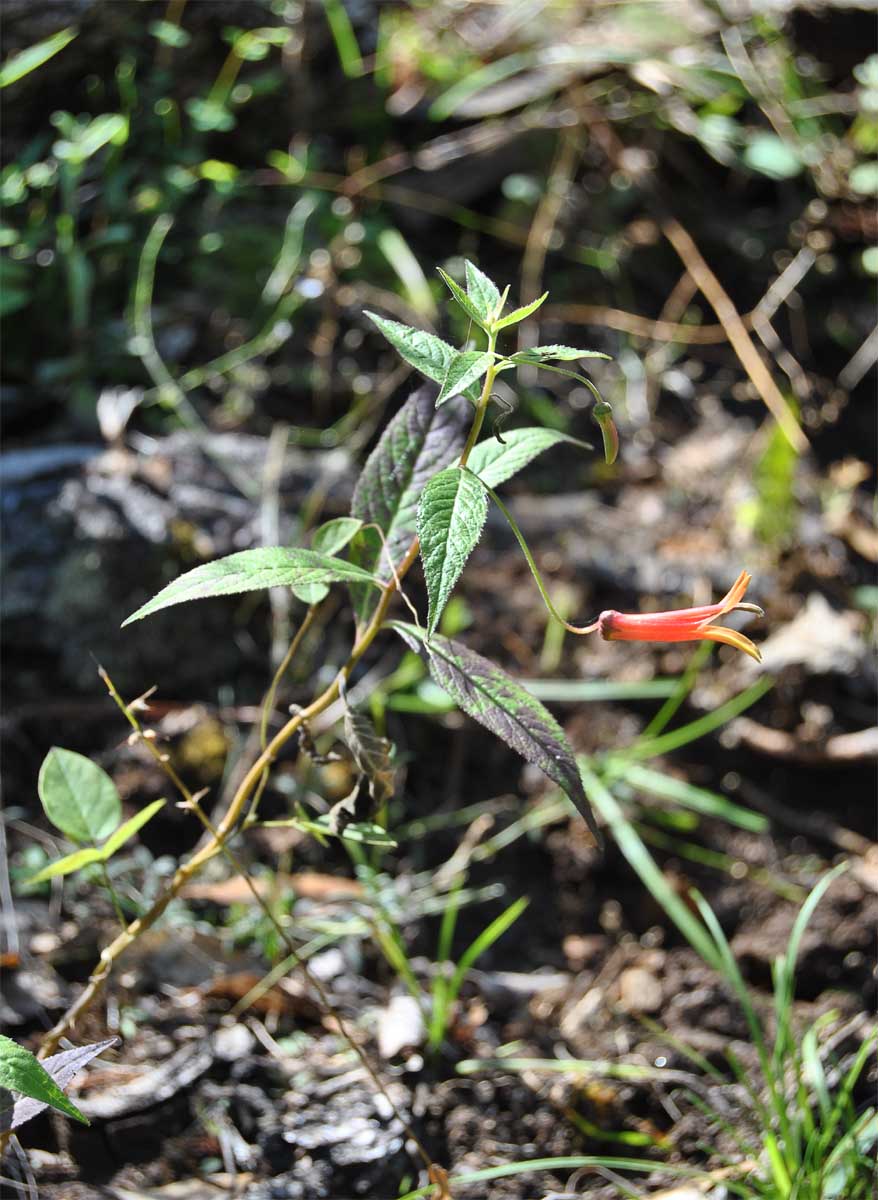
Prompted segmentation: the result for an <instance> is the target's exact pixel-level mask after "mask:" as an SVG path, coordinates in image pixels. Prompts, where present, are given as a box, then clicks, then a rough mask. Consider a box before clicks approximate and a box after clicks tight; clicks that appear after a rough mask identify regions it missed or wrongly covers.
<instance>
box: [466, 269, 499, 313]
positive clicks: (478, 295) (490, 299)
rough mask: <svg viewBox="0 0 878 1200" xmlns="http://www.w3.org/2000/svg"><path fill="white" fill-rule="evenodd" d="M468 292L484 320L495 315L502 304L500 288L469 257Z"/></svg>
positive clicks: (467, 272) (467, 270) (467, 271)
mask: <svg viewBox="0 0 878 1200" xmlns="http://www.w3.org/2000/svg"><path fill="white" fill-rule="evenodd" d="M466 294H467V295H468V296H469V298H470V300H471V301H472V303H473V306H474V308H475V309H476V311H477V312H478V313H480V314H481V316H482V319H483V320H485V321H488V320H491V319H492V318H493V317H494V315H495V314H496V312H497V308H498V307H499V304H500V289H499V288H498V287H497V285H496V283H494V282H493V280H491V279H489V278H488V276H487V275H486V274H485V273H484V271H480V270H479V268H478V267H477V266H476V265H475V263H471V262H470V261H469V259H467V262H466Z"/></svg>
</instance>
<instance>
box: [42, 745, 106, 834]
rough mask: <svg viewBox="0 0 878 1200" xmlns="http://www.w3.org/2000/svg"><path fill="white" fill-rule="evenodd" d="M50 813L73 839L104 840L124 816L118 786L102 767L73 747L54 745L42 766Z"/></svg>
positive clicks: (46, 807) (44, 795)
mask: <svg viewBox="0 0 878 1200" xmlns="http://www.w3.org/2000/svg"><path fill="white" fill-rule="evenodd" d="M38 788H39V794H40V801H41V803H42V805H43V809H44V810H45V813H46V816H47V817H48V818H49V820H50V821H51V822H52V824H53V825H54V826H55V827H56V829H60V830H61V832H62V833H64V834H66V835H67V837H69V838H70V840H71V841H73V842H100V841H102V840H103V839H104V838H105V837H108V836H109V835H110V834H111V833H112V832H113V830H114V829H115V828H116V826H117V825H118V824H119V821H120V820H121V817H122V804H121V801H120V800H119V793H118V792H117V791H116V785H115V784H114V783H113V781H112V779H111V778H110V776H109V775H108V774H107V772H106V771H104V770H103V769H102V768H101V767H99V766H98V765H97V763H94V762H92V761H91V759H90V758H86V757H85V755H83V754H77V753H76V752H75V751H73V750H63V749H62V748H61V747H60V746H53V747H52V749H51V750H50V751H49V753H48V754H47V755H46V757H45V758H44V759H43V765H42V766H41V767H40V776H39V784H38Z"/></svg>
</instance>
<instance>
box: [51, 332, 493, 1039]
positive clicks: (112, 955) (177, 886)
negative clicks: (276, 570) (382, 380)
mask: <svg viewBox="0 0 878 1200" xmlns="http://www.w3.org/2000/svg"><path fill="white" fill-rule="evenodd" d="M489 341H490V344H491V349H492V350H493V347H494V341H495V338H494V337H493V336H490V335H489ZM494 375H495V372H494V371H493V370H492V369H491V368H489V369H488V373H487V375H486V376H485V386H484V388H483V389H482V395H481V397H480V398H479V403H478V405H477V407H476V413H475V417H474V419H473V425H472V428H471V429H470V432H469V437H468V438H467V441H466V445H465V446H464V450H463V453H462V454H461V458H460V461H461V465H465V464H466V459H467V458H468V457H469V454H470V451H471V450H472V448H473V446H474V445H475V443H476V439H477V437H478V435H479V431H480V430H481V427H482V422H483V421H484V418H485V411H486V409H487V407H488V401H489V400H490V398H491V387H492V385H493V382H494ZM418 549H419V543H418V539H417V538H414V539H413V540H412V543H411V545H410V546H409V548H408V550H407V551H406V554H405V557H404V558H403V560H402V562H401V563H400V564H399V566H398V567H397V569H396V575H395V577H394V578H393V579H392V580H390V582H389V583H387V584H386V585H385V586H384V589H383V591H382V594H381V599H380V601H379V602H378V606H377V607H376V609H375V612H374V614H373V616H372V619H371V620H370V621H369V624H368V625H367V626H366V628H365V629H364V630H363V632H362V633H361V634H360V636H359V637H358V638H357V640H356V641H355V643H354V646H353V649H352V650H351V653H350V656H349V657H348V660H347V662H346V663H345V664H344V666H343V667H342V668H341V670H340V671H339V673H338V675H337V676H336V678H335V679H334V680H333V681H332V683H331V684H330V685H329V687H327V688H326V689H325V690H324V691H323V692H322V693H321V694H320V695H319V696H318V697H317V698H316V699H315V700H313V701H312V702H311V704H309V705H308V707H307V708H304V709H302V710H301V711H300V712H297V713H295V714H294V715H293V716H292V717H290V719H289V721H287V723H286V725H284V726H283V728H282V729H280V730H279V731H278V732H277V733H276V734H275V735H274V737H273V738H272V739H271V741H270V742H269V743H268V745H267V746H266V747H265V749H264V750H263V751H262V753H261V754H260V755H259V757H258V758H257V759H256V761H255V762H254V763H253V765H252V766H251V767H250V770H249V771H248V772H247V774H246V775H245V776H244V778H243V779H242V780H241V783H240V784H239V785H238V790H237V791H236V792H235V795H234V796H233V797H232V799H231V801H230V802H229V806H228V808H227V809H226V812H225V814H224V816H223V818H222V820H221V821H220V822H219V824H218V825H217V826H216V829H215V831H214V832H213V835H212V840H211V841H210V842H209V843H208V844H207V845H206V846H204V847H202V848H201V849H200V850H196V851H195V853H194V854H192V855H191V857H190V858H188V859H187V860H186V862H184V863H182V864H181V865H180V866H179V867H178V868H177V870H176V871H175V872H174V874H173V876H172V877H171V879H170V881H169V882H168V884H167V885H166V886H165V889H164V891H162V892H161V894H160V895H159V896H157V897H156V899H155V901H154V902H153V904H152V907H151V908H149V909H148V910H147V911H146V912H145V913H144V914H143V915H142V916H140V917H138V918H137V919H136V920H134V921H132V922H131V923H130V924H129V925H128V926H127V927H126V928H125V929H123V930H122V932H121V933H120V934H119V935H118V937H116V938H114V940H113V941H112V942H111V943H110V945H109V946H106V947H105V948H104V949H103V951H102V952H101V958H100V962H99V963H98V965H97V966H96V967H95V969H94V971H93V972H92V973H91V975H90V977H89V981H88V983H87V984H86V986H85V987H84V988H83V990H82V992H81V993H80V995H79V996H78V997H77V999H76V1001H75V1003H74V1004H73V1005H71V1007H70V1008H69V1009H68V1010H67V1012H66V1013H65V1014H64V1015H63V1016H62V1017H61V1019H60V1020H59V1021H58V1022H57V1023H56V1024H55V1025H54V1026H53V1027H52V1029H50V1030H49V1032H48V1033H47V1034H46V1035H45V1037H44V1038H43V1040H42V1043H41V1045H40V1057H41V1058H46V1057H47V1056H48V1055H49V1054H51V1053H52V1052H53V1051H54V1050H55V1049H56V1048H57V1046H58V1044H59V1043H60V1041H61V1038H62V1037H65V1036H66V1034H67V1033H69V1031H70V1030H71V1028H72V1027H73V1025H74V1024H75V1023H76V1021H77V1020H78V1019H79V1018H80V1017H81V1016H82V1015H83V1014H84V1013H86V1012H88V1010H89V1009H90V1008H91V1006H92V1004H93V1003H94V1001H95V1000H96V998H97V996H98V995H99V993H100V991H101V989H102V988H103V985H104V984H105V983H106V980H107V977H108V975H109V974H110V971H111V969H112V967H113V964H114V963H115V962H116V961H117V959H119V958H120V957H121V956H122V955H123V954H124V953H125V951H126V950H127V949H128V947H129V946H130V945H131V944H132V943H133V942H135V941H136V940H137V938H138V937H140V935H141V934H142V933H144V932H145V931H146V930H147V929H149V928H150V927H151V926H152V925H154V924H155V922H156V921H157V920H158V919H159V917H161V915H162V914H163V913H164V911H165V909H166V908H167V907H168V905H169V904H170V903H171V901H172V900H174V899H176V897H177V896H178V895H179V894H180V892H181V891H182V889H183V888H184V887H185V886H186V884H187V883H188V882H189V880H190V879H191V878H192V877H193V875H196V874H197V873H198V872H199V871H200V870H201V868H202V867H203V866H204V864H205V863H206V862H209V861H210V859H211V858H213V857H214V855H216V854H219V853H221V852H224V850H225V847H226V843H227V842H228V841H229V840H230V839H231V838H232V836H233V835H234V833H235V832H236V829H237V827H238V824H239V822H240V820H241V818H242V816H243V815H244V812H245V810H246V808H247V802H248V800H249V799H250V797H251V795H252V794H253V791H254V789H255V788H256V787H257V786H258V785H259V781H260V780H261V778H262V774H263V772H264V771H265V770H266V769H267V768H268V767H270V766H271V764H272V763H273V762H274V760H275V758H276V757H277V755H278V753H279V752H280V750H281V749H282V748H283V747H284V746H285V745H286V743H287V742H288V741H289V740H290V738H291V737H292V736H293V734H294V733H296V731H297V730H298V729H299V728H301V726H302V725H304V724H305V723H306V722H308V721H310V720H311V719H312V718H313V717H316V716H317V715H318V714H319V713H322V712H323V711H324V710H325V709H327V708H329V706H330V705H331V704H332V703H333V702H334V701H335V700H336V699H337V698H338V695H339V684H340V681H341V680H342V679H345V680H346V679H347V678H348V677H349V676H350V674H351V672H352V671H353V669H354V667H355V666H356V665H357V663H358V662H359V661H360V659H361V658H362V657H363V655H364V654H365V653H366V651H367V650H368V649H369V647H370V646H371V645H372V642H373V641H374V640H375V638H376V637H377V636H378V633H379V632H380V630H381V627H382V625H383V624H384V618H385V617H386V615H387V610H388V609H389V608H390V605H391V603H392V601H393V597H394V595H395V593H396V590H397V587H398V586H399V583H400V582H401V581H402V579H403V578H404V577H405V575H406V574H407V573H408V571H409V570H410V569H411V567H412V564H413V563H414V561H415V559H416V558H417V556H418ZM102 678H104V680H105V682H107V684H108V686H110V694H111V695H112V696H113V698H114V699H117V697H118V693H117V692H116V690H115V688H114V687H112V685H110V684H109V680H108V679H107V676H106V672H102ZM117 703H121V702H120V700H118V699H117ZM122 707H123V711H125V706H124V703H122ZM126 715H127V716H128V720H129V721H130V722H131V723H132V725H134V728H138V725H137V723H136V721H133V720H132V718H131V716H130V714H128V713H126ZM149 744H150V743H149V742H148V741H147V745H149ZM156 753H158V751H156ZM163 765H164V764H163ZM167 766H168V767H169V766H170V764H167ZM175 782H176V781H175ZM177 786H178V787H179V788H180V791H181V794H182V795H183V796H185V797H187V798H188V799H189V802H190V803H191V802H192V797H191V793H189V791H188V789H187V788H186V786H185V784H183V783H182V780H181V781H179V783H177ZM251 813H252V810H251Z"/></svg>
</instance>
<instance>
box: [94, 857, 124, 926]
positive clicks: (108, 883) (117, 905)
mask: <svg viewBox="0 0 878 1200" xmlns="http://www.w3.org/2000/svg"><path fill="white" fill-rule="evenodd" d="M101 874H102V875H103V877H104V887H106V889H107V891H108V892H109V893H110V899H111V900H112V901H113V908H114V909H115V910H116V917H117V918H118V921H119V924H120V925H121V926H122V928H123V929H126V928H127V927H128V922H127V921H126V920H125V913H124V912H123V911H122V902H121V901H120V899H119V894H118V892H117V891H116V889H115V888H114V887H113V881H112V879H111V878H110V872H109V871H108V870H107V864H106V863H101Z"/></svg>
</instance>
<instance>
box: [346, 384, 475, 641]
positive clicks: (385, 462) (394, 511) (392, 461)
mask: <svg viewBox="0 0 878 1200" xmlns="http://www.w3.org/2000/svg"><path fill="white" fill-rule="evenodd" d="M470 419H471V411H470V408H469V405H468V404H467V403H466V401H465V400H463V399H460V398H457V399H452V400H449V401H448V402H447V403H446V404H443V406H442V407H441V408H439V409H437V408H436V407H435V406H434V404H433V397H432V393H431V390H430V389H429V388H420V389H419V390H418V391H417V392H415V393H414V394H413V395H411V396H410V397H409V398H408V400H407V401H406V402H405V404H404V405H403V406H402V408H401V409H400V411H399V412H398V413H397V414H396V416H395V417H393V419H392V420H391V421H390V422H389V423H388V425H387V427H386V428H385V430H384V432H383V434H382V435H381V438H380V440H379V442H378V445H377V446H376V447H375V449H374V450H373V451H372V453H371V454H370V455H369V457H368V459H367V460H366V464H365V466H364V467H363V471H362V474H361V475H360V478H359V479H358V480H357V485H356V487H355V488H354V495H353V499H352V500H351V514H352V516H354V517H356V518H358V519H359V520H361V521H362V522H363V523H364V524H372V523H374V524H375V525H377V526H378V527H379V528H380V529H381V530H383V532H384V538H385V541H386V543H387V553H385V551H384V548H383V546H382V543H381V539H380V537H379V536H378V534H377V533H376V532H375V530H372V529H369V530H361V531H360V533H358V534H357V535H356V537H355V539H354V541H353V543H352V545H351V557H352V558H353V559H354V560H355V561H356V562H358V563H359V564H360V565H361V566H362V567H365V568H367V569H368V570H369V571H370V572H373V573H374V575H375V576H376V577H377V578H378V579H380V580H381V581H382V582H387V581H389V580H390V579H392V578H393V571H392V570H391V568H390V566H389V563H388V554H389V556H390V561H391V562H392V563H393V565H394V567H398V566H399V564H400V563H401V562H402V559H403V558H404V556H405V553H406V551H407V550H408V548H409V546H410V545H411V542H412V539H413V538H414V536H415V532H416V528H417V510H418V501H419V500H420V498H421V493H422V492H423V490H424V488H425V487H426V485H427V482H428V481H429V480H430V479H431V478H432V477H433V476H434V475H435V474H436V472H437V471H441V470H442V469H443V468H444V467H447V466H449V465H450V464H451V463H452V462H454V460H455V459H456V458H459V457H460V453H461V451H462V450H463V447H464V444H465V442H466V435H467V430H468V428H469V424H470ZM353 590H354V602H355V607H356V611H357V616H358V618H359V620H360V621H364V620H368V618H369V617H370V616H371V613H372V611H373V609H374V607H375V603H377V601H374V602H373V597H372V596H371V595H370V594H369V593H367V592H366V591H365V589H362V588H356V589H353Z"/></svg>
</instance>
